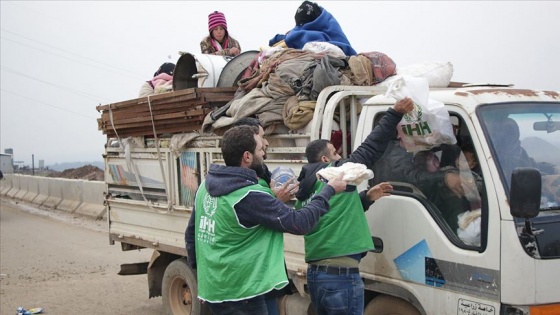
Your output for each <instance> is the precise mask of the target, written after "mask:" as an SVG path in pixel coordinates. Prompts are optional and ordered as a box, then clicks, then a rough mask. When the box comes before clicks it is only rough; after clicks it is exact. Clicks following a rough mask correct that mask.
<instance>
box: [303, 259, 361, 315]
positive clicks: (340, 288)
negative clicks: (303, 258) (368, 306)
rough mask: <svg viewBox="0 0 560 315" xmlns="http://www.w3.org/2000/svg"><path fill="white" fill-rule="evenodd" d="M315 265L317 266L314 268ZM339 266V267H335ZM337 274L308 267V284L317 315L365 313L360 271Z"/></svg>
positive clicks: (342, 269) (356, 314) (311, 266)
mask: <svg viewBox="0 0 560 315" xmlns="http://www.w3.org/2000/svg"><path fill="white" fill-rule="evenodd" d="M314 267H315V268H314ZM335 268H337V267H335ZM344 269H347V268H341V271H340V272H339V273H337V274H333V273H331V272H329V273H327V272H326V271H318V270H316V266H314V265H309V266H308V268H307V286H308V288H309V294H310V295H311V303H312V304H313V307H314V308H315V312H316V313H317V315H339V314H340V315H342V314H344V315H361V314H363V313H364V282H363V281H362V278H361V277H360V273H359V272H344Z"/></svg>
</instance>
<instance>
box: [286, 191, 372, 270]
mask: <svg viewBox="0 0 560 315" xmlns="http://www.w3.org/2000/svg"><path fill="white" fill-rule="evenodd" d="M325 185H326V183H323V182H322V181H319V180H318V181H316V182H315V184H314V185H313V193H312V194H311V196H310V197H309V198H308V199H307V200H305V201H303V202H301V201H299V200H298V201H297V202H296V209H300V208H301V207H303V206H305V204H307V203H308V202H309V201H310V199H311V197H313V196H314V195H315V194H317V193H319V192H320V191H321V190H322V189H323V187H325ZM329 204H330V210H329V212H327V213H326V214H325V215H323V216H322V217H321V219H319V223H318V224H317V226H315V228H314V229H313V231H311V232H310V233H309V234H307V235H305V236H304V240H305V261H306V262H311V261H316V260H320V259H326V258H334V257H340V256H347V255H353V254H358V253H363V252H366V251H369V250H372V249H374V248H375V247H374V246H373V241H372V239H371V234H370V231H369V226H368V223H367V219H366V215H365V213H364V209H363V206H362V202H361V201H360V195H359V194H358V191H357V190H354V191H351V192H341V193H338V194H336V195H334V196H333V197H331V199H330V200H329Z"/></svg>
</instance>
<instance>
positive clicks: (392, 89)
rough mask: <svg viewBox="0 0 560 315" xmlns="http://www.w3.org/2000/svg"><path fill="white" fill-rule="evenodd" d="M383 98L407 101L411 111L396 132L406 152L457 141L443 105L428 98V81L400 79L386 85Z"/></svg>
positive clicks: (405, 77)
mask: <svg viewBox="0 0 560 315" xmlns="http://www.w3.org/2000/svg"><path fill="white" fill-rule="evenodd" d="M385 96H387V97H392V98H395V99H396V100H401V99H403V98H405V97H410V98H411V99H412V101H413V102H414V109H413V110H412V111H411V112H410V113H407V114H405V115H404V116H403V119H402V120H401V121H400V122H399V124H398V126H397V130H398V133H399V136H400V138H401V140H402V143H403V145H404V147H405V149H406V150H407V151H408V152H418V151H426V150H430V149H431V148H434V147H437V146H439V145H441V144H455V143H457V139H456V138H455V134H454V133H453V126H452V125H451V120H450V119H449V113H448V112H447V110H446V109H445V106H444V105H443V103H441V102H438V101H436V100H432V99H430V98H429V87H428V80H427V79H426V78H415V77H410V76H401V77H399V78H397V79H394V80H392V81H391V83H389V86H388V87H387V92H386V93H385Z"/></svg>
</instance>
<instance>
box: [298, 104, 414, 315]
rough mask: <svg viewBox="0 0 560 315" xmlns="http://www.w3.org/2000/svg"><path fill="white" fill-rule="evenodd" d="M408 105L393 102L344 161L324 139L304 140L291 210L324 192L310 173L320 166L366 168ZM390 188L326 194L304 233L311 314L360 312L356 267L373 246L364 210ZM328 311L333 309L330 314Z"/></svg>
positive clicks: (385, 185)
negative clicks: (324, 209) (325, 205)
mask: <svg viewBox="0 0 560 315" xmlns="http://www.w3.org/2000/svg"><path fill="white" fill-rule="evenodd" d="M412 108H413V102H412V100H411V99H410V98H405V99H402V100H400V101H398V102H397V103H395V105H393V108H389V109H388V110H387V112H386V114H385V116H384V117H383V118H382V119H381V121H380V123H379V124H378V125H377V126H376V127H375V128H374V129H373V130H372V131H371V133H370V134H369V135H368V136H367V138H366V139H365V141H364V142H363V143H362V144H361V145H360V146H359V147H358V148H357V149H356V150H355V151H354V152H352V153H351V154H350V155H349V156H348V158H347V159H344V160H341V157H340V155H338V153H337V152H336V150H335V148H334V146H333V145H332V143H331V142H330V141H328V140H325V139H318V140H314V141H312V142H310V143H309V144H308V145H307V147H306V150H305V154H306V157H307V159H308V162H309V164H307V165H304V166H303V168H302V170H301V173H300V175H299V177H298V181H299V182H300V189H299V191H298V192H297V194H296V198H297V199H298V201H297V202H296V208H299V207H301V206H303V205H304V204H305V203H307V202H308V200H309V199H310V198H312V197H313V196H314V195H316V194H319V193H321V192H322V191H323V190H324V183H323V182H322V181H319V180H317V176H316V174H317V172H319V171H320V170H322V169H324V168H327V167H338V166H340V165H343V164H344V163H346V162H353V163H361V164H364V165H365V166H366V167H367V168H372V166H373V164H374V163H375V162H376V161H377V160H378V159H379V158H381V156H383V153H384V151H385V149H386V148H387V145H388V143H389V141H390V139H391V138H392V136H393V134H394V133H395V130H396V128H397V124H398V123H399V121H400V120H401V119H402V117H403V115H404V114H405V113H408V112H410V111H411V110H412ZM391 191H392V186H391V185H389V184H388V183H381V184H379V185H377V186H375V187H373V188H371V189H369V190H368V191H367V192H365V193H364V192H362V193H361V194H360V193H358V191H357V187H356V186H349V189H347V190H346V191H345V192H343V193H341V194H338V195H336V196H335V197H333V198H331V200H330V201H329V204H330V207H331V211H329V213H327V214H326V215H324V216H323V217H322V218H321V219H320V220H319V223H318V225H317V226H316V227H315V228H314V229H313V230H312V231H311V232H310V233H308V234H306V235H305V236H304V240H305V261H306V262H307V263H308V269H307V286H308V288H309V293H310V295H311V302H312V303H313V306H314V308H315V311H316V313H317V314H319V315H321V314H362V313H363V311H364V284H363V281H362V278H361V277H360V272H359V269H358V265H359V263H360V261H361V259H362V258H363V257H364V256H365V255H366V253H367V252H368V251H370V250H373V249H374V245H373V241H372V238H371V233H370V230H369V226H368V222H367V219H366V216H365V210H367V209H369V207H370V205H371V203H372V202H373V201H374V200H376V199H377V198H379V197H381V196H386V195H388V194H389V193H390V192H391ZM361 197H362V198H361ZM364 197H365V198H364ZM342 296H346V298H342ZM333 310H336V312H334V313H333Z"/></svg>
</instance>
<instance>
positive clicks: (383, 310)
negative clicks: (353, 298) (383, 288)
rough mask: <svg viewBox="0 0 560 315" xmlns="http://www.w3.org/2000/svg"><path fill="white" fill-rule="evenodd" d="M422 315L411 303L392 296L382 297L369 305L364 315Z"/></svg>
mask: <svg viewBox="0 0 560 315" xmlns="http://www.w3.org/2000/svg"><path fill="white" fill-rule="evenodd" d="M374 314H375V315H420V312H418V310H417V309H416V308H415V307H414V306H413V305H412V304H410V303H408V302H407V301H405V300H403V299H399V298H397V297H394V296H390V295H380V296H378V297H376V298H374V299H373V300H372V301H371V302H369V303H368V305H367V307H366V309H365V310H364V315H374Z"/></svg>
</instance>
